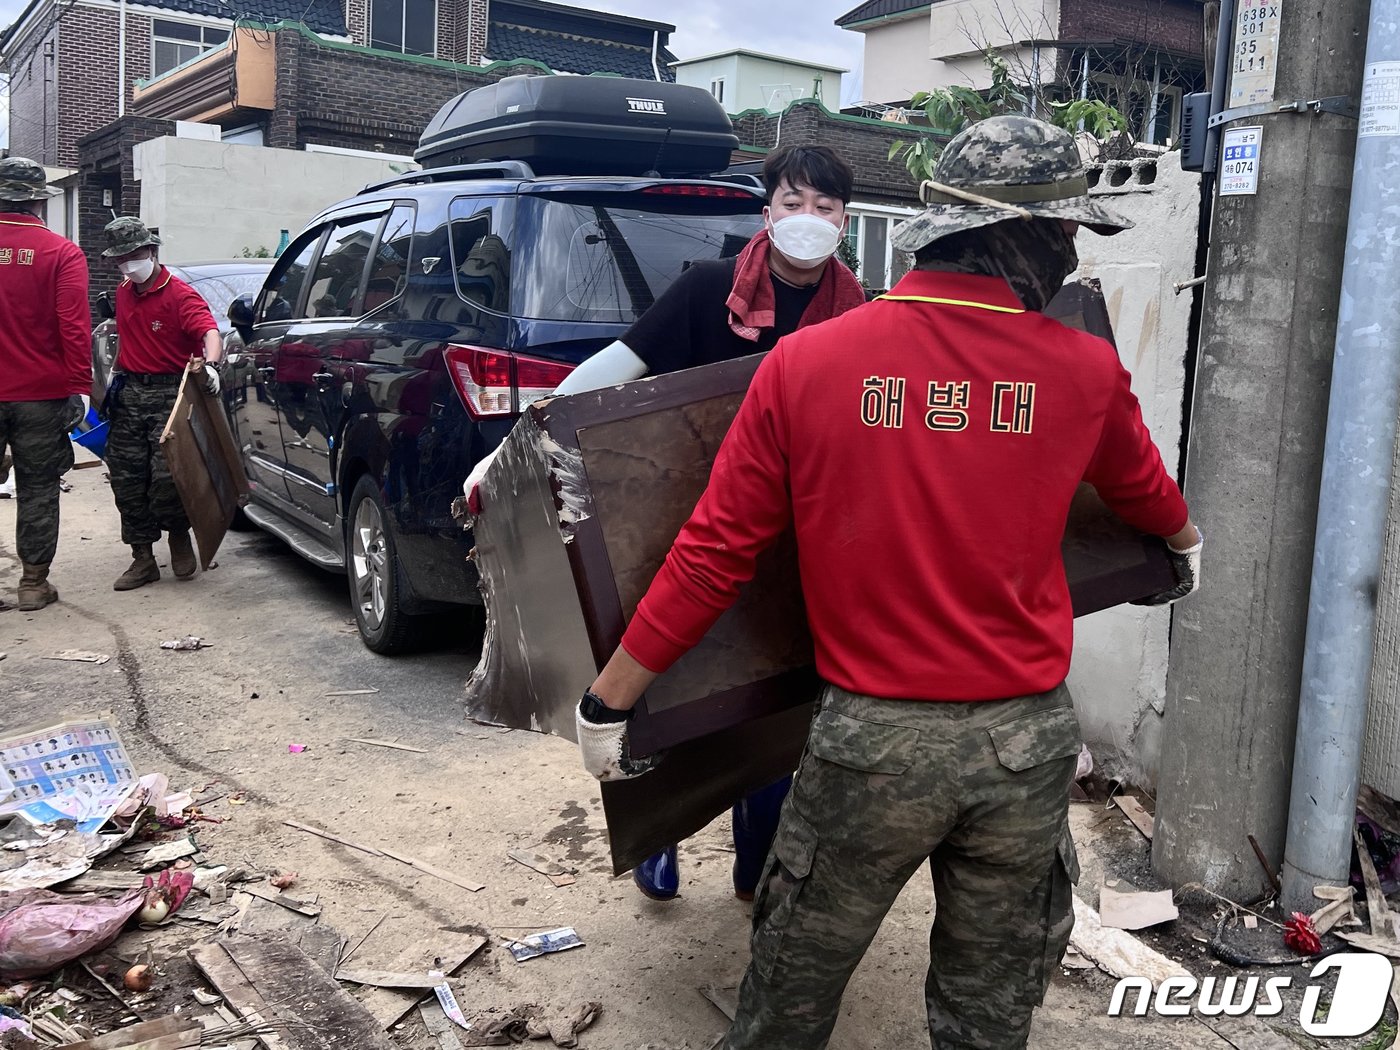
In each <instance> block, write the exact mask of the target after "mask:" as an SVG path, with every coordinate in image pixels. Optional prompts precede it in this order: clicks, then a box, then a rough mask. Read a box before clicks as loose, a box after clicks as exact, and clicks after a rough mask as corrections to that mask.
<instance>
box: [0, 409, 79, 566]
mask: <svg viewBox="0 0 1400 1050" xmlns="http://www.w3.org/2000/svg"><path fill="white" fill-rule="evenodd" d="M67 404H68V399H67V398H59V399H58V400H57V401H0V453H3V452H4V450H5V449H6V448H8V449H9V450H10V457H11V459H12V460H13V461H14V467H13V469H14V472H15V499H17V500H18V501H19V507H18V508H17V509H16V512H15V519H16V522H15V549H16V550H17V552H18V553H19V560H20V561H22V562H24V563H26V564H28V565H47V564H48V563H49V562H51V561H53V556H54V552H55V551H56V550H57V549H58V479H59V478H60V477H62V476H63V475H64V474H65V473H67V472H68V471H69V470H71V469H72V467H73V442H71V441H70V440H68V434H67V433H66V432H65V431H64V429H63V415H64V411H65V409H66V407H67ZM0 458H3V457H2V456H0Z"/></svg>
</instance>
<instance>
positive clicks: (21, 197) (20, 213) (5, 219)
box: [0, 157, 92, 611]
mask: <svg viewBox="0 0 1400 1050" xmlns="http://www.w3.org/2000/svg"><path fill="white" fill-rule="evenodd" d="M46 182H47V180H46V179H45V176H44V169H43V167H42V166H41V165H39V164H37V163H36V162H34V161H32V160H27V159H25V158H24V157H9V158H7V159H5V160H0V453H3V451H4V450H5V448H7V447H8V448H9V450H10V452H11V458H12V459H13V461H14V472H15V495H16V497H17V498H18V500H19V506H18V508H17V510H16V513H15V519H16V521H15V546H16V548H17V550H18V553H19V560H20V565H21V575H20V581H19V595H18V598H19V607H20V608H21V609H23V610H25V611H33V610H36V609H42V608H43V607H44V606H46V605H48V604H49V603H51V602H56V601H58V591H57V590H56V589H55V588H54V586H53V584H51V583H49V582H48V580H49V564H50V563H51V562H52V561H53V556H54V553H55V552H56V551H57V549H58V482H59V478H60V477H61V476H62V475H63V473H64V472H65V471H67V470H68V469H69V468H70V467H72V466H73V444H72V442H71V441H69V440H68V431H69V430H71V429H72V428H73V427H74V426H76V425H77V424H78V422H79V421H80V420H82V418H83V417H84V416H86V415H87V406H88V399H89V397H90V396H91V390H92V318H91V315H90V314H89V312H88V273H87V262H86V260H85V259H84V258H83V253H82V249H80V248H79V247H78V246H77V245H76V244H74V243H73V242H72V241H70V240H67V239H66V238H64V237H60V236H59V235H58V234H56V233H51V232H50V231H49V230H48V229H47V228H46V227H45V226H44V220H43V219H42V218H41V217H40V216H41V214H42V209H43V202H44V201H45V200H47V199H48V198H49V197H51V196H53V195H54V194H55V193H57V192H58V191H57V190H50V189H49V188H48V186H47V185H46ZM5 607H6V606H5V603H4V602H3V601H0V609H3V608H5Z"/></svg>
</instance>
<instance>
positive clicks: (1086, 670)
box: [1069, 153, 1200, 788]
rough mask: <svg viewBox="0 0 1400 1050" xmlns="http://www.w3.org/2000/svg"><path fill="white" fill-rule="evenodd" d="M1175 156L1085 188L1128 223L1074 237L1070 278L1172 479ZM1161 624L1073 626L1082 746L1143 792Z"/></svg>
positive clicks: (1157, 729) (1177, 422) (1162, 613)
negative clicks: (1111, 350)
mask: <svg viewBox="0 0 1400 1050" xmlns="http://www.w3.org/2000/svg"><path fill="white" fill-rule="evenodd" d="M1179 157H1180V155H1179V154H1177V153H1169V154H1166V155H1165V156H1164V157H1163V158H1162V159H1161V160H1160V161H1150V162H1143V161H1138V162H1135V166H1134V167H1132V170H1131V174H1130V175H1129V177H1128V178H1127V179H1126V181H1125V182H1124V184H1123V185H1122V186H1121V187H1117V188H1114V187H1110V186H1108V185H1107V183H1109V182H1110V181H1117V180H1118V179H1119V178H1121V177H1122V175H1123V174H1124V166H1122V165H1119V166H1117V174H1115V173H1114V172H1115V169H1114V167H1110V168H1109V169H1107V171H1106V172H1105V175H1104V176H1103V177H1102V178H1101V179H1100V185H1099V186H1098V187H1096V189H1095V191H1094V192H1095V193H1096V194H1103V195H1105V197H1106V199H1107V201H1108V203H1110V204H1111V205H1112V206H1114V207H1116V208H1117V209H1118V210H1119V211H1121V212H1122V213H1123V214H1125V215H1126V216H1128V217H1129V218H1131V219H1132V220H1133V221H1134V222H1136V223H1137V226H1136V227H1135V228H1134V229H1132V230H1128V231H1126V232H1124V233H1120V234H1117V235H1116V236H1114V237H1099V236H1096V235H1095V234H1093V233H1090V232H1089V231H1088V230H1084V231H1083V232H1081V233H1080V235H1079V237H1078V241H1077V243H1078V248H1079V260H1080V268H1079V270H1078V271H1077V275H1076V276H1081V277H1093V278H1097V279H1098V280H1099V281H1101V282H1102V284H1103V290H1104V296H1105V298H1106V299H1107V301H1108V307H1109V313H1110V315H1111V317H1112V319H1113V329H1114V333H1115V335H1116V337H1117V343H1118V353H1119V356H1120V357H1121V358H1122V360H1123V364H1124V365H1125V366H1126V367H1127V369H1128V370H1129V371H1130V372H1131V373H1132V375H1133V391H1134V393H1136V394H1137V397H1138V400H1139V401H1140V402H1141V403H1142V414H1143V419H1144V420H1145V421H1146V423H1147V425H1148V427H1149V428H1150V429H1151V431H1152V436H1153V438H1154V439H1155V441H1156V443H1157V447H1158V448H1159V449H1160V450H1161V453H1162V458H1163V460H1164V461H1165V463H1166V466H1167V469H1168V470H1169V471H1170V472H1171V473H1172V474H1173V475H1175V474H1176V472H1177V466H1178V462H1179V458H1180V442H1181V408H1182V403H1183V397H1182V394H1183V388H1184V384H1185V359H1186V353H1187V336H1188V326H1189V321H1190V313H1191V295H1190V293H1189V292H1188V293H1185V294H1183V295H1179V296H1178V295H1176V294H1174V292H1173V288H1172V286H1173V285H1174V284H1176V283H1178V282H1180V281H1186V280H1189V279H1190V278H1192V277H1194V276H1195V273H1194V267H1195V259H1196V232H1197V220H1198V208H1199V202H1200V177H1199V176H1198V175H1193V174H1190V173H1187V172H1183V171H1182V170H1181V167H1180V160H1179ZM1149 177H1150V178H1151V179H1152V181H1151V183H1150V184H1148V185H1144V184H1143V183H1144V182H1145V180H1146V179H1147V178H1149ZM1170 617H1171V613H1170V611H1169V610H1167V609H1144V608H1139V607H1136V606H1124V607H1120V608H1117V609H1110V610H1107V611H1105V612H1101V613H1096V614H1094V615H1093V616H1086V617H1084V618H1082V619H1080V620H1078V621H1076V623H1075V648H1074V665H1073V667H1072V669H1071V670H1070V676H1069V684H1070V688H1071V690H1072V691H1073V693H1074V699H1075V707H1076V710H1077V711H1078V713H1079V720H1080V723H1081V725H1082V726H1083V729H1084V735H1085V739H1086V740H1088V742H1089V746H1090V748H1091V749H1092V750H1093V751H1094V756H1095V759H1096V761H1097V762H1098V763H1099V765H1100V767H1101V768H1105V769H1106V770H1107V771H1108V772H1109V773H1110V774H1117V775H1121V776H1125V777H1126V778H1128V779H1130V780H1132V781H1133V782H1135V783H1138V784H1142V785H1143V786H1146V787H1149V788H1150V787H1152V786H1154V785H1155V783H1156V778H1157V769H1158V761H1159V758H1160V754H1161V725H1162V710H1163V704H1164V701H1165V698H1166V683H1167V643H1168V630H1169V627H1170V623H1171V620H1170Z"/></svg>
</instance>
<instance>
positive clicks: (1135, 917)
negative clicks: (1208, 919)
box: [1099, 881, 1178, 930]
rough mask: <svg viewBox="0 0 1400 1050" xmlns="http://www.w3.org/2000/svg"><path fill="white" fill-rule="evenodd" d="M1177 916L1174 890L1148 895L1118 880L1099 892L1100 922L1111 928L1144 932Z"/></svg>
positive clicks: (1105, 885) (1109, 883) (1103, 887)
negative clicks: (1173, 896)
mask: <svg viewBox="0 0 1400 1050" xmlns="http://www.w3.org/2000/svg"><path fill="white" fill-rule="evenodd" d="M1177 916H1178V912H1177V909H1176V904H1175V903H1173V902H1172V891H1171V890H1159V891H1156V892H1148V891H1144V890H1139V889H1137V888H1136V887H1134V886H1132V885H1130V884H1128V883H1126V882H1119V881H1113V882H1106V883H1104V885H1103V886H1102V887H1101V888H1100V889H1099V919H1100V921H1101V922H1102V923H1103V924H1104V925H1105V926H1108V927H1110V928H1112V929H1115V930H1145V929H1147V927H1149V926H1156V925H1157V924H1158V923H1163V922H1171V921H1172V920H1173V919H1175V918H1177Z"/></svg>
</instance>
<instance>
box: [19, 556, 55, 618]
mask: <svg viewBox="0 0 1400 1050" xmlns="http://www.w3.org/2000/svg"><path fill="white" fill-rule="evenodd" d="M20 564H21V565H22V566H23V574H22V575H21V576H20V578H19V608H20V612H34V611H35V610H36V609H42V608H43V607H44V606H46V605H52V604H53V603H54V602H56V601H58V591H57V590H56V589H55V588H54V585H53V584H51V583H50V582H49V567H48V565H47V564H44V565H30V564H29V563H28V562H21V563H20Z"/></svg>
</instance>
